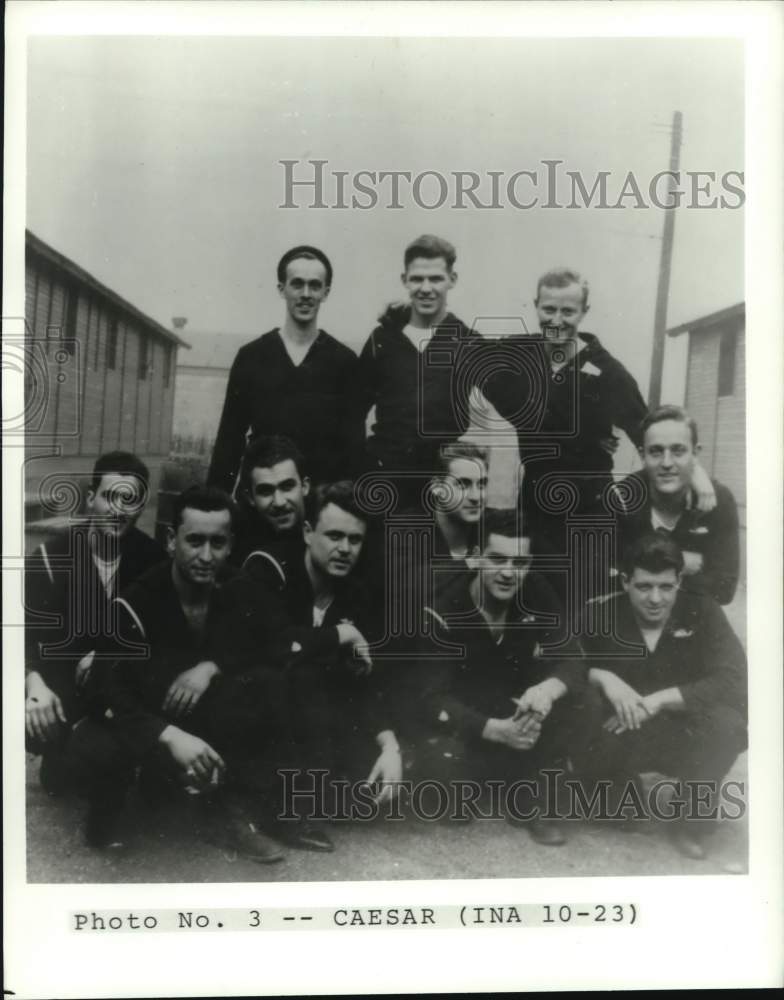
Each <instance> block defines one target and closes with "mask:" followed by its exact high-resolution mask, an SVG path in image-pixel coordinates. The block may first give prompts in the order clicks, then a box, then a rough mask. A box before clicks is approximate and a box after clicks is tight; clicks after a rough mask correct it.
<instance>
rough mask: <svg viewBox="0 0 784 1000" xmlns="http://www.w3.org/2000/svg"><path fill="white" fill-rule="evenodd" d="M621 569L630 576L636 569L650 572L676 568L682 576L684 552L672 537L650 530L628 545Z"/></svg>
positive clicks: (663, 571)
mask: <svg viewBox="0 0 784 1000" xmlns="http://www.w3.org/2000/svg"><path fill="white" fill-rule="evenodd" d="M621 569H622V570H623V572H624V574H625V575H626V576H627V577H630V576H631V575H632V574H633V573H634V571H635V570H636V569H644V570H647V571H648V572H649V573H665V572H666V571H667V570H668V569H674V570H675V572H676V573H677V574H678V576H680V574H681V572H682V570H683V553H682V552H681V550H680V548H679V547H678V546H677V545H676V544H675V542H674V541H673V540H672V539H671V538H667V537H666V536H665V535H659V534H657V533H655V532H649V533H647V534H645V535H640V537H639V538H636V539H635V540H634V541H633V542H632V543H631V545H629V546H627V548H626V549H625V551H624V552H623V555H622V558H621Z"/></svg>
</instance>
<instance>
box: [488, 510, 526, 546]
mask: <svg viewBox="0 0 784 1000" xmlns="http://www.w3.org/2000/svg"><path fill="white" fill-rule="evenodd" d="M483 526H484V531H483V535H484V539H485V545H486V544H487V541H488V539H489V538H490V536H491V535H502V536H503V537H504V538H527V537H528V535H527V532H526V531H525V530H524V529H523V519H522V517H521V516H520V512H519V511H518V510H517V508H516V507H488V508H487V510H485V516H484V521H483Z"/></svg>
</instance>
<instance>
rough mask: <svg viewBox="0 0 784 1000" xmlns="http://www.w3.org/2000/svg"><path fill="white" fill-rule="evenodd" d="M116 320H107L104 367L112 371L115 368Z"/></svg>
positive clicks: (114, 318) (112, 318)
mask: <svg viewBox="0 0 784 1000" xmlns="http://www.w3.org/2000/svg"><path fill="white" fill-rule="evenodd" d="M118 326H119V324H118V322H117V318H116V317H115V316H112V317H111V319H110V320H109V330H108V332H107V337H106V367H107V368H110V369H112V370H114V369H115V368H116V367H117V328H118Z"/></svg>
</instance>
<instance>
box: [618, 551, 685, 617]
mask: <svg viewBox="0 0 784 1000" xmlns="http://www.w3.org/2000/svg"><path fill="white" fill-rule="evenodd" d="M621 582H622V583H623V589H624V590H625V591H626V593H627V594H628V595H629V600H630V601H631V604H632V610H633V611H634V615H635V617H636V618H637V621H638V622H639V623H640V624H641V625H642V626H643V627H650V628H657V627H659V626H661V625H664V624H665V623H666V621H667V619H668V618H669V617H670V612H671V611H672V606H673V604H674V603H675V598H676V597H677V596H678V574H677V573H676V572H675V570H674V569H667V570H664V572H662V573H650V572H649V571H648V570H647V569H641V568H640V567H639V566H638V567H636V568H635V570H634V572H633V573H632V575H631V576H630V577H628V576H626V574H625V573H623V574H621Z"/></svg>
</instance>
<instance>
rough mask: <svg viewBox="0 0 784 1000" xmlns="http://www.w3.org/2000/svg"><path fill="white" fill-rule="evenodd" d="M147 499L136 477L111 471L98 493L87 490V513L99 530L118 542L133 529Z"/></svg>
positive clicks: (105, 476)
mask: <svg viewBox="0 0 784 1000" xmlns="http://www.w3.org/2000/svg"><path fill="white" fill-rule="evenodd" d="M145 499H146V489H145V487H144V486H143V484H142V482H141V481H140V480H139V479H138V478H137V477H136V476H121V475H118V474H117V473H114V472H109V473H106V474H105V475H103V476H101V481H100V483H98V488H97V489H96V490H88V491H87V510H88V512H89V514H90V517H91V520H92V522H93V524H94V525H95V526H96V528H98V530H99V531H101V532H102V533H103V534H104V535H106V536H111V537H114V538H116V539H119V538H122V536H123V535H125V534H127V533H128V531H130V529H131V528H132V527H133V525H134V523H135V521H136V520H137V519H138V517H139V515H140V514H141V512H142V510H143V509H144V502H145Z"/></svg>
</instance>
